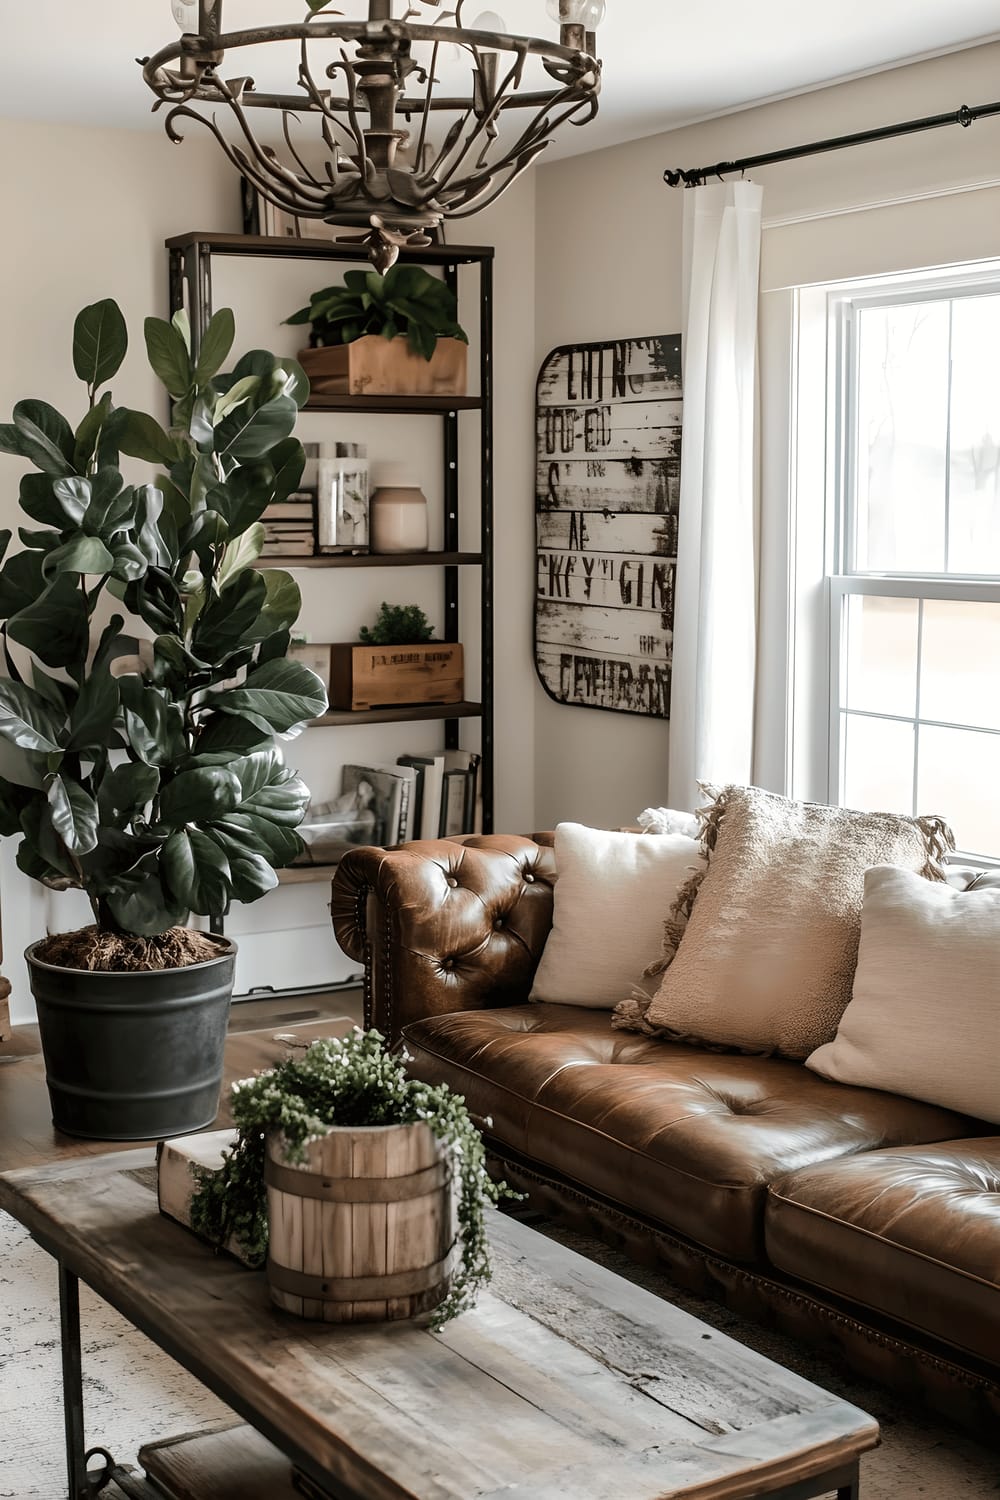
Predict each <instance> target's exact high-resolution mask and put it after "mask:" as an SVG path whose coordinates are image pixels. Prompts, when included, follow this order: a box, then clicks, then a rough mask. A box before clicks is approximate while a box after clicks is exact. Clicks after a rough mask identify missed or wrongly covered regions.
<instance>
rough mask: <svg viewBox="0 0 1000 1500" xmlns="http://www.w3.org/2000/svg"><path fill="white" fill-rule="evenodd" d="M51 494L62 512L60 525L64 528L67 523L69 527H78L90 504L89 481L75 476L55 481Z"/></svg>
mask: <svg viewBox="0 0 1000 1500" xmlns="http://www.w3.org/2000/svg"><path fill="white" fill-rule="evenodd" d="M52 493H53V494H54V495H55V497H56V499H57V500H58V501H59V505H60V508H61V510H62V518H61V524H62V525H63V526H65V525H66V522H67V521H68V522H69V524H70V525H71V526H79V525H80V522H81V521H82V520H83V518H84V516H85V515H86V514H87V507H88V505H89V504H90V480H89V479H84V478H78V477H77V476H76V475H74V476H73V477H72V478H71V479H70V478H64V479H57V480H56V482H55V484H54V485H53V486H52Z"/></svg>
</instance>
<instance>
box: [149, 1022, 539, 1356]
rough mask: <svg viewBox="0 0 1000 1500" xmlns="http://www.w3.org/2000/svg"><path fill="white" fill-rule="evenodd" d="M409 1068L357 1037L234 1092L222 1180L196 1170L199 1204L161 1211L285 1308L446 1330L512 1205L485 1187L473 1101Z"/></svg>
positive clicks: (471, 1296) (471, 1291) (320, 1048)
mask: <svg viewBox="0 0 1000 1500" xmlns="http://www.w3.org/2000/svg"><path fill="white" fill-rule="evenodd" d="M406 1060H407V1059H406V1057H405V1054H404V1056H403V1057H402V1058H400V1057H398V1056H396V1055H392V1054H390V1053H388V1052H386V1050H385V1042H384V1038H383V1037H382V1036H381V1035H380V1033H379V1032H377V1031H368V1032H360V1031H356V1032H354V1033H353V1034H352V1035H351V1036H349V1037H346V1038H343V1039H340V1038H330V1039H327V1040H323V1041H318V1042H313V1044H312V1045H311V1046H310V1047H309V1048H308V1049H307V1050H305V1051H304V1052H302V1053H301V1055H300V1056H295V1055H292V1056H290V1057H289V1058H288V1059H287V1060H286V1061H285V1062H283V1063H280V1064H279V1065H278V1066H277V1067H275V1068H271V1069H269V1070H268V1071H267V1072H264V1073H260V1074H258V1075H257V1077H255V1078H248V1079H245V1080H244V1081H243V1082H241V1083H235V1084H234V1085H233V1096H232V1111H233V1119H234V1121H235V1122H236V1125H237V1132H236V1138H235V1141H234V1143H233V1145H232V1146H231V1148H229V1149H228V1150H227V1151H226V1152H225V1153H224V1156H223V1159H222V1163H221V1166H220V1168H219V1169H217V1170H215V1171H212V1170H210V1169H206V1168H198V1167H196V1168H195V1169H194V1178H195V1182H196V1183H197V1187H196V1189H195V1191H194V1196H193V1197H192V1198H191V1199H190V1202H189V1203H188V1204H187V1205H185V1204H177V1205H175V1206H174V1207H173V1208H171V1205H170V1204H165V1205H164V1206H165V1207H166V1208H168V1210H170V1211H174V1212H177V1211H178V1210H179V1212H177V1216H178V1217H180V1218H182V1219H185V1220H187V1221H189V1222H190V1224H191V1226H192V1228H193V1229H195V1230H196V1231H197V1232H198V1233H200V1234H202V1235H204V1236H205V1237H206V1238H207V1239H209V1240H211V1241H212V1242H213V1243H214V1244H216V1245H226V1246H229V1247H230V1248H232V1249H234V1250H235V1251H236V1253H237V1254H239V1255H240V1257H241V1258H242V1259H243V1260H245V1261H246V1262H247V1264H248V1265H251V1266H263V1265H265V1264H266V1266H267V1275H268V1282H269V1284H270V1291H271V1298H272V1300H273V1301H274V1302H275V1303H276V1304H277V1305H278V1306H279V1307H281V1308H284V1309H285V1311H286V1312H291V1313H296V1314H298V1315H299V1316H304V1317H311V1318H317V1319H322V1320H323V1321H326V1322H336V1323H341V1322H343V1323H347V1322H382V1321H386V1320H391V1319H395V1318H411V1317H414V1316H416V1315H417V1314H419V1313H423V1312H428V1311H430V1310H432V1309H435V1310H436V1311H435V1317H434V1322H435V1326H438V1327H440V1325H441V1324H442V1323H445V1322H447V1321H448V1319H449V1318H453V1317H455V1315H456V1314H457V1313H460V1312H462V1311H463V1310H464V1309H465V1308H467V1307H471V1306H472V1305H473V1303H474V1301H475V1295H476V1292H477V1290H478V1288H479V1287H480V1286H481V1285H482V1284H483V1283H484V1282H485V1281H487V1280H488V1279H489V1274H490V1268H489V1255H488V1246H487V1242H486V1228H485V1223H484V1218H483V1209H484V1206H485V1204H486V1203H496V1202H498V1201H499V1200H500V1198H501V1197H503V1196H505V1195H509V1196H516V1195H513V1194H510V1192H509V1189H508V1188H507V1187H506V1186H505V1184H503V1183H496V1182H493V1181H492V1180H491V1179H490V1177H489V1176H488V1175H487V1172H486V1166H485V1153H484V1149H483V1142H482V1138H481V1136H480V1134H479V1131H478V1130H477V1129H476V1126H475V1125H474V1124H473V1122H472V1120H471V1118H470V1117H469V1113H468V1110H467V1109H466V1107H465V1102H464V1100H463V1099H461V1098H460V1097H459V1096H458V1095H457V1094H454V1093H452V1091H451V1090H450V1089H449V1088H448V1087H447V1085H445V1084H439V1085H437V1086H431V1085H429V1084H425V1083H420V1082H418V1081H417V1080H415V1079H410V1078H407V1076H406V1073H405V1071H404V1066H403V1064H404V1062H405V1061H406ZM161 1181H162V1178H161ZM188 1181H190V1178H188ZM307 1220H308V1232H306V1221H307ZM366 1247H367V1248H366Z"/></svg>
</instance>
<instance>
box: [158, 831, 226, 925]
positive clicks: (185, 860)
mask: <svg viewBox="0 0 1000 1500" xmlns="http://www.w3.org/2000/svg"><path fill="white" fill-rule="evenodd" d="M161 866H162V869H163V876H164V880H165V881H166V884H167V886H168V887H169V889H170V891H171V893H172V894H173V896H174V898H175V899H176V900H177V901H178V902H182V903H183V904H184V905H185V906H187V907H188V908H189V909H190V910H191V911H195V912H198V913H200V914H201V915H202V916H210V915H211V914H212V913H213V912H218V911H226V910H227V909H228V907H229V902H230V900H231V898H232V877H231V872H230V868H229V860H228V859H227V857H226V855H225V853H224V852H223V850H222V849H221V848H220V847H219V845H218V844H217V843H216V841H215V840H214V839H212V838H210V837H209V836H208V835H207V834H205V833H202V832H201V831H200V830H198V829H195V828H186V829H178V830H177V832H176V833H172V834H171V835H170V837H169V838H168V839H167V842H166V844H165V845H164V847H163V854H162V856H161Z"/></svg>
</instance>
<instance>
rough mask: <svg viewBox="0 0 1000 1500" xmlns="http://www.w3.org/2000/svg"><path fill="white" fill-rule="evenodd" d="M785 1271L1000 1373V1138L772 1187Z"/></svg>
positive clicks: (836, 1165) (882, 1155) (769, 1237)
mask: <svg viewBox="0 0 1000 1500" xmlns="http://www.w3.org/2000/svg"><path fill="white" fill-rule="evenodd" d="M766 1242H767V1253H768V1255H769V1256H770V1258H771V1260H772V1261H773V1263H774V1264H775V1265H776V1266H777V1267H778V1268H779V1269H780V1270H782V1271H785V1272H787V1273H788V1274H789V1275H791V1276H795V1277H797V1278H798V1279H799V1280H802V1281H807V1282H809V1283H810V1285H812V1286H818V1287H822V1288H824V1289H825V1290H826V1291H829V1292H833V1293H834V1294H836V1295H839V1296H843V1297H847V1298H849V1299H850V1300H851V1301H852V1302H855V1303H860V1304H862V1305H863V1306H866V1307H870V1308H873V1309H874V1310H876V1311H877V1312H880V1313H885V1314H887V1315H888V1316H890V1317H892V1318H895V1319H896V1320H897V1321H898V1322H900V1323H905V1324H907V1325H908V1326H909V1327H912V1328H917V1329H920V1330H921V1331H926V1332H927V1333H930V1334H933V1335H935V1336H936V1337H937V1338H939V1339H942V1340H944V1342H945V1343H947V1344H950V1345H953V1346H955V1347H957V1348H959V1349H961V1350H963V1351H965V1352H967V1353H969V1354H973V1355H978V1356H979V1357H980V1358H982V1359H985V1360H988V1361H989V1362H990V1363H991V1364H994V1365H995V1364H997V1363H998V1362H1000V1136H983V1137H980V1138H977V1139H974V1140H954V1141H945V1142H943V1143H941V1144H938V1145H935V1146H908V1147H906V1146H904V1147H899V1148H897V1149H894V1150H891V1151H873V1152H870V1153H868V1154H866V1155H864V1156H860V1157H857V1156H855V1157H850V1158H848V1159H846V1160H840V1161H833V1162H827V1163H825V1164H823V1165H822V1166H815V1167H808V1168H806V1169H805V1170H804V1171H800V1172H797V1173H795V1174H794V1175H792V1176H789V1177H786V1178H784V1179H783V1180H781V1181H779V1182H777V1183H775V1184H774V1185H773V1186H772V1188H771V1191H770V1194H769V1197H768V1203H767V1211H766Z"/></svg>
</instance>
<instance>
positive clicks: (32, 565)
mask: <svg viewBox="0 0 1000 1500" xmlns="http://www.w3.org/2000/svg"><path fill="white" fill-rule="evenodd" d="M43 587H44V583H43V579H42V554H41V553H40V552H15V553H14V556H13V557H8V559H7V561H6V562H5V563H4V565H3V568H2V569H0V617H2V618H4V619H8V618H12V617H13V616H14V615H16V614H18V613H19V612H20V611H21V610H22V609H27V608H28V607H29V605H31V604H34V602H35V600H36V599H37V598H38V596H39V594H40V593H41V592H42V588H43Z"/></svg>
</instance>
